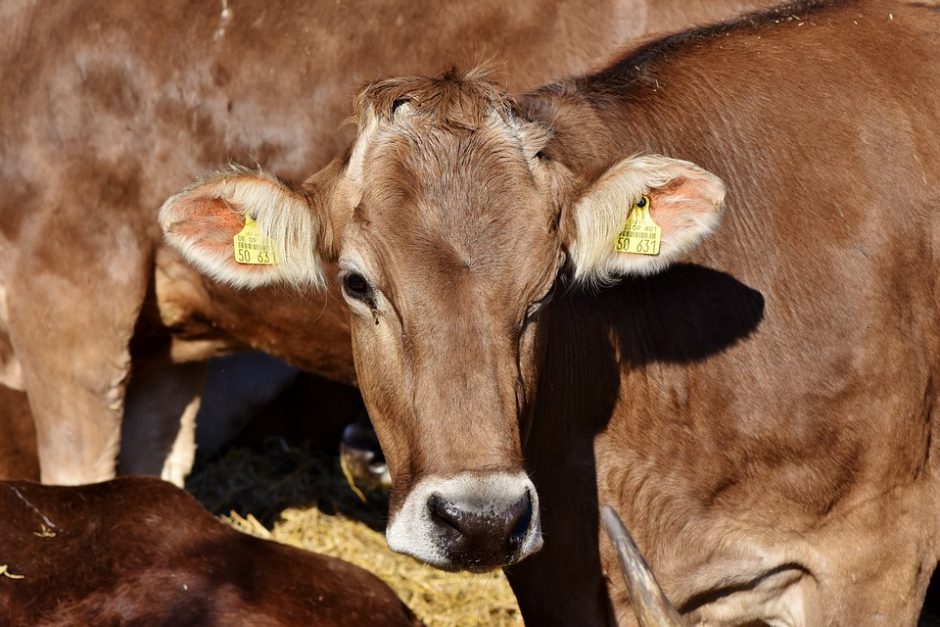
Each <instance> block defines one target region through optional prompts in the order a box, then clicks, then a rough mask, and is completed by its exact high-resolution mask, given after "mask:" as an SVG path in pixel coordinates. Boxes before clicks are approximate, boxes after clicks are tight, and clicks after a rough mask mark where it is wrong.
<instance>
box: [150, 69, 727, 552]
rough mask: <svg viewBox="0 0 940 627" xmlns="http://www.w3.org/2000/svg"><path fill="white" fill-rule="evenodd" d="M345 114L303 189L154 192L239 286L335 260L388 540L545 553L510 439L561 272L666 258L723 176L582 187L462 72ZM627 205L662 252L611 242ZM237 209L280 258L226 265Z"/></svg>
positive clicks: (209, 260) (649, 170) (527, 401)
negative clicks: (375, 443)
mask: <svg viewBox="0 0 940 627" xmlns="http://www.w3.org/2000/svg"><path fill="white" fill-rule="evenodd" d="M357 115H358V124H359V133H358V138H357V140H356V142H355V144H354V145H353V146H352V148H351V150H350V151H349V152H348V153H347V154H346V155H345V156H344V157H343V158H340V159H337V160H336V161H335V162H334V163H333V164H331V165H330V166H329V167H327V168H326V169H324V170H323V171H321V172H319V173H318V174H316V175H314V176H313V177H311V178H310V179H308V180H307V181H306V182H305V183H303V184H302V185H300V186H296V187H295V186H291V185H290V184H288V183H286V182H284V181H280V180H278V179H275V178H273V177H269V176H267V175H264V174H262V173H258V172H248V171H234V172H229V173H223V174H220V175H217V176H214V177H211V178H209V179H206V180H203V181H201V182H198V183H196V184H195V185H193V186H191V187H190V188H189V189H187V190H185V191H183V192H182V193H180V194H178V195H176V196H174V197H173V198H171V199H170V200H168V201H167V203H166V204H165V205H164V207H163V209H162V210H161V216H160V218H161V224H162V226H163V229H164V232H165V234H166V237H167V240H168V241H169V242H170V243H171V244H172V245H174V246H175V247H176V248H177V249H178V250H180V251H181V252H182V253H183V254H184V255H185V256H186V258H187V259H188V260H190V262H191V263H193V264H194V265H196V266H197V267H199V268H201V269H202V270H203V271H204V272H205V273H207V274H209V275H211V276H213V277H216V278H217V279H220V280H223V281H227V282H229V283H232V284H234V285H238V286H244V287H248V288H250V287H253V286H258V285H263V284H266V283H269V282H275V281H284V282H288V283H294V284H312V285H315V286H318V285H322V284H323V268H324V265H323V264H324V261H336V262H338V265H339V268H340V270H339V279H340V282H341V284H342V289H343V293H344V296H345V298H346V301H347V302H348V304H349V308H350V310H351V315H352V325H351V326H352V341H353V352H354V355H355V360H356V369H357V374H358V378H359V383H360V387H361V388H362V391H363V396H364V398H365V401H366V404H367V406H368V410H369V414H370V416H371V417H372V421H373V423H374V425H375V429H376V431H377V433H378V436H379V439H380V441H381V443H382V447H383V449H384V451H385V454H386V458H387V460H388V464H389V469H390V471H391V475H392V480H393V484H394V491H393V494H392V499H391V511H390V522H389V525H388V529H387V538H388V543H389V545H390V546H391V548H392V549H394V550H397V551H400V552H403V553H408V554H410V555H413V556H414V557H417V558H418V559H421V560H424V561H426V562H429V563H431V564H434V565H436V566H439V567H442V568H450V569H458V568H466V569H472V570H476V569H485V568H491V567H494V566H500V565H506V564H510V563H512V562H514V561H517V560H519V559H522V558H523V557H525V556H527V555H529V554H531V553H533V552H535V551H537V550H538V549H539V548H540V547H541V545H542V537H541V531H540V523H539V508H538V504H539V503H538V494H537V493H536V490H535V487H534V486H533V484H532V482H531V480H530V479H529V478H528V477H527V475H526V473H525V470H524V460H523V458H522V437H523V436H522V434H523V433H524V432H525V430H526V428H527V420H528V415H529V413H530V410H531V407H532V404H533V402H534V397H535V389H536V383H537V378H538V371H539V363H540V355H541V353H540V347H541V346H542V345H543V342H542V338H540V335H539V332H538V329H539V319H540V316H544V315H547V314H548V313H549V309H550V306H549V303H550V302H551V299H552V296H553V294H554V291H555V285H556V283H557V282H558V280H559V276H561V275H563V274H568V275H570V277H571V278H572V279H573V280H574V281H575V282H582V283H591V282H606V281H611V280H613V279H614V278H615V277H616V276H617V275H621V274H626V273H641V274H642V273H650V272H654V271H657V270H659V269H661V268H663V267H665V266H666V265H668V263H669V262H670V261H671V260H673V259H674V258H675V257H676V256H677V255H679V254H680V253H682V252H683V251H684V250H686V249H688V248H689V247H691V246H692V245H694V244H695V243H696V242H697V241H698V240H700V239H701V238H702V237H704V236H705V235H706V234H707V233H708V232H709V231H710V230H711V229H712V228H713V227H714V226H715V224H716V223H717V219H718V212H719V208H720V206H721V203H722V199H723V195H724V192H723V186H722V184H721V182H720V181H719V180H718V179H717V178H716V177H714V176H713V175H711V174H709V173H707V172H705V171H703V170H702V169H700V168H698V167H697V166H695V165H693V164H691V163H687V162H683V161H677V160H673V159H668V158H664V157H658V156H643V157H636V158H631V159H627V160H625V161H622V162H620V163H616V164H614V165H613V166H612V167H611V168H610V169H609V170H608V171H607V172H606V173H604V174H603V175H601V176H600V177H599V178H596V180H592V181H584V180H581V179H580V178H579V177H577V176H575V175H574V174H573V173H571V172H569V171H568V170H567V169H566V168H565V167H564V166H562V165H561V164H560V163H557V162H555V161H552V160H549V159H546V158H544V156H543V148H544V147H545V146H546V144H547V143H548V142H549V141H550V140H551V129H550V128H545V127H543V126H541V125H539V124H536V123H533V122H531V121H529V120H526V119H525V118H524V116H523V115H522V114H521V113H520V111H519V109H518V108H517V107H516V105H515V104H514V102H513V101H512V100H511V99H510V98H509V96H508V95H507V94H506V93H505V92H504V91H503V90H501V89H500V88H499V87H498V86H496V85H494V84H493V83H490V82H488V81H486V80H483V79H480V78H478V77H474V76H472V75H466V76H454V75H445V76H444V77H442V78H439V79H393V80H388V81H383V82H380V83H377V84H374V85H372V86H370V87H368V88H367V89H366V90H365V91H364V92H363V93H362V94H361V95H360V96H359V98H358V101H357ZM634 206H643V207H645V208H647V209H648V210H649V211H650V213H651V215H652V217H653V219H654V220H655V222H656V223H657V224H658V226H659V227H660V228H661V245H660V249H659V254H658V255H655V256H651V255H643V254H633V253H629V252H626V253H624V252H616V251H615V247H616V246H617V240H618V234H620V233H621V231H622V230H623V227H624V224H625V222H626V220H627V217H628V215H629V214H630V213H631V210H632V208H633V207H634ZM246 215H248V216H250V217H251V218H252V219H254V220H256V221H257V225H258V229H259V230H260V232H261V233H262V234H263V237H264V238H266V239H267V241H268V242H269V245H270V246H271V247H272V251H273V255H274V257H276V260H277V262H278V263H277V265H263V264H260V265H240V264H239V263H237V260H236V259H234V258H233V252H232V238H233V236H235V234H236V233H238V232H239V230H241V229H242V228H244V225H245V220H246V218H245V216H246ZM311 315H316V313H315V312H312V313H311Z"/></svg>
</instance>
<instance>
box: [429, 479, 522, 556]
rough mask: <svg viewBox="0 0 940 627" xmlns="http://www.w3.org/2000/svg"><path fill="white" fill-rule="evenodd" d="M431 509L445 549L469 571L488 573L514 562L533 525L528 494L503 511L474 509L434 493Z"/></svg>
mask: <svg viewBox="0 0 940 627" xmlns="http://www.w3.org/2000/svg"><path fill="white" fill-rule="evenodd" d="M428 509H429V510H430V515H431V521H432V523H433V524H434V525H435V527H436V528H437V532H438V538H439V541H440V542H441V543H442V544H443V546H442V548H443V549H444V550H445V551H446V552H447V553H448V554H449V556H450V558H451V560H452V561H453V562H454V565H455V566H457V567H459V568H467V569H470V570H486V569H488V568H492V567H494V566H499V565H502V564H506V563H508V562H510V561H512V559H513V556H515V555H516V553H517V552H518V551H519V549H520V547H521V546H522V543H523V541H524V540H525V538H526V535H527V533H528V531H529V526H530V524H531V522H532V498H531V496H530V495H529V492H528V491H526V492H525V493H524V494H523V495H522V496H521V497H520V498H519V499H517V500H516V501H515V502H514V503H512V504H510V505H509V506H508V507H503V508H501V509H494V508H484V509H477V508H471V507H468V506H465V505H460V504H458V503H456V502H454V501H451V500H448V499H447V498H445V497H443V496H442V495H440V494H432V495H431V496H430V497H429V498H428Z"/></svg>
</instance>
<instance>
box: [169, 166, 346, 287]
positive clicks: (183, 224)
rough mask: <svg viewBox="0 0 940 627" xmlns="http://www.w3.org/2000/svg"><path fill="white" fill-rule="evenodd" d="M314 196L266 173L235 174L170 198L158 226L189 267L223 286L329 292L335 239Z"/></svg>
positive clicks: (203, 182)
mask: <svg viewBox="0 0 940 627" xmlns="http://www.w3.org/2000/svg"><path fill="white" fill-rule="evenodd" d="M311 198H312V196H311V194H310V193H308V192H307V191H301V190H299V189H295V188H293V187H291V186H290V185H288V184H287V183H285V182H284V181H282V180H280V179H278V178H276V177H273V176H271V175H268V174H266V173H264V172H260V171H257V172H255V171H249V170H244V169H233V170H230V171H227V172H222V173H219V174H215V175H213V176H210V177H208V178H205V179H203V180H200V181H197V182H196V183H194V184H193V185H190V186H189V187H187V188H186V189H185V190H183V191H182V192H180V193H178V194H176V195H175V196H172V197H171V198H170V199H169V200H167V201H166V202H165V203H164V204H163V207H161V209H160V226H161V227H162V229H163V234H164V237H165V239H166V241H167V243H168V244H169V245H170V246H172V247H173V248H174V249H176V251H177V252H179V253H180V254H181V255H182V256H183V258H184V259H186V261H188V262H189V263H191V264H192V265H193V266H195V267H196V268H197V269H198V270H200V271H201V272H202V273H203V274H206V275H207V276H209V277H212V278H213V279H215V280H217V281H220V282H222V283H227V284H229V285H232V286H235V287H248V288H254V287H261V286H263V285H268V284H271V283H288V284H291V285H294V286H297V287H305V286H313V287H323V286H324V285H325V281H324V276H323V259H324V258H329V255H330V251H329V250H328V249H329V246H328V245H327V243H328V242H330V241H331V240H332V234H331V233H330V231H329V229H330V225H329V221H328V220H325V219H320V215H319V213H318V208H317V207H314V206H312V202H311Z"/></svg>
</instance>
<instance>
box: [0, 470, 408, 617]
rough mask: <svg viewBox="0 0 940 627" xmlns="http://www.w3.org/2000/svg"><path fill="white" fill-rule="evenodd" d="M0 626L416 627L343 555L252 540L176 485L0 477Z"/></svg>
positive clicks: (384, 587)
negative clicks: (46, 482) (56, 483)
mask: <svg viewBox="0 0 940 627" xmlns="http://www.w3.org/2000/svg"><path fill="white" fill-rule="evenodd" d="M0 511H2V512H3V518H2V520H0V547H2V548H0V624H3V625H33V626H36V627H39V626H44V627H52V626H54V625H62V626H65V625H154V626H156V625H167V626H168V627H169V626H173V627H179V626H183V625H193V626H196V625H199V626H200V627H202V626H206V627H210V626H215V625H218V626H219V627H221V626H223V625H257V626H259V627H261V626H265V627H267V626H270V627H275V626H277V625H284V626H288V625H291V626H293V625H350V626H357V627H358V626H359V625H416V624H420V623H419V622H418V621H417V620H416V619H415V618H414V616H413V615H412V614H411V612H410V611H409V610H408V608H406V607H405V606H404V604H402V602H401V601H400V600H399V599H398V597H397V596H396V595H395V592H394V591H393V590H392V589H391V588H389V587H388V586H387V585H386V584H384V583H382V582H381V581H380V580H379V579H378V578H377V577H375V576H374V575H371V574H369V573H367V572H366V571H364V570H362V569H361V568H358V567H356V566H353V565H352V564H349V563H348V562H344V561H342V560H339V559H336V558H333V557H327V556H325V555H317V554H315V553H310V552H308V551H302V550H300V549H296V548H293V547H289V546H286V545H283V544H279V543H277V542H272V541H270V540H262V539H260V538H254V537H252V536H249V535H247V534H244V533H241V532H239V531H236V530H234V529H232V528H231V527H229V526H228V525H226V524H224V523H222V522H221V521H219V520H216V519H215V518H214V517H213V516H212V515H211V514H209V513H208V512H207V511H205V510H204V509H202V507H200V506H199V504H198V503H196V501H195V500H194V499H193V498H192V497H191V496H189V495H188V494H186V493H185V492H183V491H182V490H180V489H179V488H176V487H174V486H173V485H171V484H169V483H167V482H165V481H161V480H159V479H152V478H146V477H127V478H121V479H115V480H113V481H108V482H105V483H99V484H94V485H87V486H78V487H61V486H60V487H53V486H42V485H37V484H34V483H26V482H0Z"/></svg>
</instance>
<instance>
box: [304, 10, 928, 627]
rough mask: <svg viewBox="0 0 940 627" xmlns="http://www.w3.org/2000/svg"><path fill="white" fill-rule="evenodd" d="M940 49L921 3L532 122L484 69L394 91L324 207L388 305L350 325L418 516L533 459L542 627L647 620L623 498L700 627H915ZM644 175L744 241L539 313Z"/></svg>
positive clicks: (530, 605) (531, 112) (734, 29)
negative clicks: (586, 239)
mask: <svg viewBox="0 0 940 627" xmlns="http://www.w3.org/2000/svg"><path fill="white" fill-rule="evenodd" d="M938 32H940V21H938V16H937V14H936V12H935V11H930V10H927V8H925V7H922V6H919V5H907V4H904V3H898V2H886V1H882V0H856V1H845V2H816V3H800V4H796V5H791V6H787V7H783V8H779V9H776V10H774V11H772V12H769V13H767V14H763V15H760V16H754V17H751V18H748V19H746V20H743V21H741V22H739V23H737V24H735V25H731V26H722V27H718V28H708V29H704V30H700V31H694V32H690V33H685V34H682V35H679V36H675V37H671V38H667V39H665V40H662V41H660V42H656V43H653V44H650V45H648V46H646V47H643V48H640V49H638V50H637V51H634V52H630V53H627V54H626V55H624V56H623V57H622V58H620V59H619V60H617V61H616V62H614V63H613V64H612V65H610V66H609V67H608V68H606V69H604V70H602V71H600V72H598V73H595V74H592V75H587V76H584V77H581V78H576V79H571V80H568V81H563V82H560V83H555V84H552V85H549V86H546V87H544V88H541V89H539V90H536V91H535V92H532V93H530V94H527V95H525V96H522V97H521V98H519V99H518V100H517V102H518V105H512V104H511V101H510V100H509V99H508V96H507V95H506V94H508V93H509V92H508V90H500V89H499V88H498V87H497V86H495V85H494V84H490V83H483V82H480V79H479V78H476V77H473V76H470V77H466V78H461V77H460V76H459V75H455V74H448V75H445V76H444V77H443V78H440V79H414V80H412V79H393V80H392V81H390V82H386V83H382V84H379V85H378V86H375V87H373V88H370V89H369V90H367V91H366V92H365V95H364V96H363V97H362V99H361V100H360V117H359V119H360V137H359V139H358V141H357V143H356V148H355V149H354V150H353V152H352V155H353V156H352V158H351V159H350V161H349V165H348V166H347V171H346V173H345V174H343V173H342V171H341V169H338V168H337V166H336V165H335V164H334V166H333V168H332V170H330V171H329V172H332V174H328V175H319V176H315V177H313V178H312V179H310V181H309V182H308V185H307V187H308V192H309V193H310V195H311V197H312V198H314V199H315V202H317V203H320V204H318V205H316V209H317V210H320V211H329V212H331V215H329V216H328V218H329V221H330V222H331V223H332V224H333V225H336V224H342V225H344V226H343V228H342V230H341V232H340V231H337V232H338V233H339V241H338V243H339V250H340V252H339V264H340V266H341V268H342V270H341V272H343V273H344V274H347V275H348V274H350V273H359V274H362V275H363V276H364V277H365V278H366V279H367V280H368V282H369V283H370V285H371V286H372V290H371V291H370V292H369V293H368V294H367V296H366V297H364V298H362V299H356V298H353V297H350V298H349V299H348V300H349V303H350V308H351V311H352V313H353V316H352V337H353V349H354V353H355V356H356V363H357V373H358V376H359V381H360V384H361V386H362V389H363V394H364V399H365V401H366V403H367V405H368V408H369V411H370V415H371V417H372V420H373V422H374V424H375V426H376V431H377V433H378V435H379V437H380V439H381V442H382V445H383V448H384V450H385V453H386V457H387V459H388V462H389V467H390V470H391V472H392V476H393V480H394V482H395V494H394V496H393V501H392V515H393V516H394V515H395V514H396V512H397V511H398V508H400V507H401V506H402V503H403V502H404V501H405V498H406V497H407V496H408V492H409V490H410V489H411V488H412V486H414V485H415V483H416V482H417V481H418V480H420V479H422V478H424V477H428V476H435V477H446V476H450V475H454V474H456V473H468V472H469V473H488V472H493V471H504V472H513V471H515V470H518V469H519V468H520V467H521V466H522V465H523V464H524V465H525V468H526V469H527V470H528V472H529V475H530V476H531V477H532V479H533V481H534V482H535V485H536V487H537V488H538V492H539V496H540V499H541V504H542V517H543V520H542V524H543V528H544V534H545V548H544V550H543V551H542V552H541V553H539V554H537V555H535V556H534V557H532V558H529V559H527V560H526V561H524V562H522V563H521V564H518V565H515V566H513V567H512V568H511V569H510V570H509V572H508V574H509V577H510V580H511V582H512V584H513V587H514V589H515V590H516V592H517V595H518V598H519V602H520V605H521V607H522V611H523V614H524V616H525V618H526V620H527V622H529V623H532V624H605V623H614V622H616V623H619V624H632V622H633V618H632V613H631V610H630V608H629V605H628V601H627V598H626V592H625V590H624V587H623V583H622V581H621V580H620V579H619V576H617V575H616V572H617V571H616V563H615V561H614V556H613V553H612V551H611V549H610V547H609V546H608V545H607V544H606V542H601V541H600V540H599V538H598V504H599V503H604V502H606V503H611V504H614V505H615V506H616V507H617V509H618V511H619V512H620V514H621V515H622V517H623V518H624V520H625V522H626V524H627V526H628V527H629V528H630V530H631V533H632V534H633V535H634V537H635V538H636V539H637V543H638V544H639V546H640V548H641V549H642V550H643V552H644V554H645V556H646V558H647V559H648V561H649V562H650V564H651V566H652V568H653V570H654V571H655V572H656V574H657V577H658V578H659V580H660V581H661V582H662V583H663V585H664V587H665V590H666V592H667V594H668V595H669V597H670V598H671V599H672V601H673V602H674V603H675V604H676V605H677V607H678V608H679V610H680V611H681V612H682V613H683V614H684V615H685V616H686V618H687V619H688V620H689V621H691V622H694V623H702V624H718V625H722V624H758V623H762V622H775V623H791V624H805V625H820V624H844V625H863V624H871V623H875V622H887V623H889V624H898V625H902V624H908V625H909V624H913V622H914V621H915V620H916V617H917V613H918V609H919V607H920V605H921V602H922V599H923V594H924V591H925V588H926V586H927V581H928V578H929V575H930V573H931V572H932V570H933V568H934V566H935V564H936V562H937V559H938V552H940V538H938V531H940V529H938V510H937V498H936V495H937V489H938V485H937V482H938V480H940V476H938V470H937V466H936V442H937V441H938V440H937V438H936V435H937V434H936V433H935V432H936V430H937V414H936V407H937V401H938V391H937V381H938V380H940V316H938V310H937V303H938V287H940V280H938V276H940V273H938V270H940V267H938V265H937V260H938V252H937V251H938V242H940V220H938V214H937V212H938V211H940V197H938V194H937V191H936V190H937V189H938V184H940V141H938V138H940V122H938V120H940V117H938V115H937V110H936V107H937V105H936V103H938V102H940V68H938V66H937V65H936V64H934V63H929V62H926V61H925V60H929V59H936V58H938V57H940V48H938V42H940V38H938V37H937V33H938ZM807 51H811V54H809V55H808V52H807ZM402 99H405V100H410V101H411V102H410V104H409V106H408V107H404V106H399V107H397V109H396V106H395V104H396V101H399V100H402ZM434 107H440V111H437V110H435V109H434ZM488 111H492V112H493V113H495V115H486V112H488ZM515 111H520V112H524V114H525V115H524V117H523V116H519V115H518V114H517V113H515ZM428 121H431V122H433V123H431V124H428ZM533 127H534V128H535V130H537V131H539V133H542V134H544V135H547V136H550V138H551V139H550V140H549V142H548V144H547V145H546V146H544V147H538V148H537V146H538V145H539V144H538V142H536V143H535V144H533V143H532V142H531V141H529V139H528V138H529V137H532V136H533V135H534V134H536V135H537V134H538V133H533V131H532V129H533ZM533 149H535V150H537V151H539V152H541V155H539V154H538V153H535V154H533ZM637 153H659V154H664V155H667V156H669V157H675V158H679V159H686V160H690V161H692V162H694V163H696V164H698V165H700V166H702V167H703V168H705V169H707V170H709V171H710V172H713V173H715V174H717V175H718V176H720V177H721V178H722V179H723V180H724V181H725V182H726V183H727V186H728V201H727V206H726V208H725V216H724V218H723V222H722V223H721V226H720V227H719V228H718V230H717V231H716V232H715V233H714V234H713V235H712V236H711V238H710V239H709V240H708V241H707V242H705V243H704V244H702V245H701V246H700V247H699V248H698V249H697V250H696V252H695V253H693V254H692V255H690V256H687V257H686V258H685V260H684V262H683V263H678V264H676V265H674V266H673V267H672V268H670V269H669V270H667V271H665V272H663V273H662V274H659V275H656V276H652V277H646V278H641V277H628V278H624V279H623V280H622V282H621V283H620V284H619V285H610V286H607V287H599V288H596V289H590V288H587V287H584V284H581V285H579V286H575V287H573V288H571V289H569V290H567V291H565V290H562V293H560V294H559V295H558V297H557V299H556V302H555V303H553V304H551V305H547V306H544V307H543V306H541V305H540V303H541V302H542V299H543V297H544V296H545V294H546V293H547V292H548V291H549V288H550V287H551V284H552V281H553V280H555V276H556V273H557V272H558V271H559V270H560V269H561V268H562V264H561V262H562V259H563V257H562V255H561V254H560V253H562V252H564V251H565V250H566V249H567V250H570V249H571V247H572V246H574V245H576V243H577V242H576V239H577V237H580V236H584V234H582V233H578V232H576V226H577V225H576V220H575V216H574V215H573V212H574V211H576V210H579V208H582V207H583V206H585V205H584V204H583V199H584V198H587V197H588V196H589V195H590V194H592V193H594V187H592V183H593V182H595V181H596V180H598V177H599V176H600V175H601V174H602V173H604V172H605V171H608V168H610V166H612V165H614V164H617V163H618V162H619V163H622V162H623V160H624V159H625V158H627V157H630V156H631V155H635V154H637ZM357 160H358V161H357ZM337 171H340V179H342V178H343V176H345V177H347V179H349V180H348V181H345V182H344V183H343V184H342V185H338V186H334V185H333V183H331V182H330V181H329V180H324V176H326V178H327V179H329V178H330V177H335V176H336V174H335V173H336V172H337ZM350 172H355V174H350ZM687 185H691V184H689V183H681V182H680V183H679V184H677V185H674V186H673V187H674V188H675V189H682V188H683V186H687ZM336 189H339V190H345V191H341V193H336V192H335V190H336ZM675 189H673V191H675ZM324 190H328V193H325V194H324ZM657 191H659V192H661V191H662V190H657ZM635 200H636V199H635V198H623V199H622V201H623V203H625V204H627V205H629V203H632V202H634V201H635ZM327 201H329V202H328V203H327ZM330 203H332V204H330ZM586 206H588V207H590V206H591V204H590V203H588V204H587V205H586ZM334 228H335V226H334Z"/></svg>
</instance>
